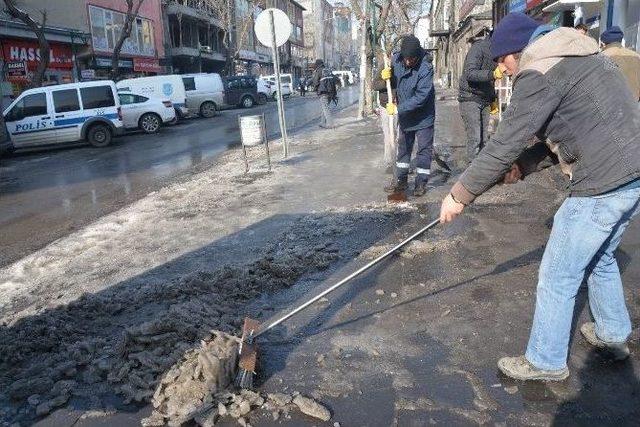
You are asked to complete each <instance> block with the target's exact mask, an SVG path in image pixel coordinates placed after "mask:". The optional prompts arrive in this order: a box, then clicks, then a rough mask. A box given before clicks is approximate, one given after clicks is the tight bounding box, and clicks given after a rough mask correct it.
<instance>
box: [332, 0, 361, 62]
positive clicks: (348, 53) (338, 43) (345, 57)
mask: <svg viewBox="0 0 640 427" xmlns="http://www.w3.org/2000/svg"><path fill="white" fill-rule="evenodd" d="M333 17H334V18H333V27H334V39H335V41H334V52H333V59H334V66H335V67H336V69H339V70H352V69H355V68H356V66H357V64H358V57H357V50H356V49H357V45H356V43H354V42H353V25H352V23H353V12H352V11H351V8H350V7H348V6H347V5H346V4H344V3H342V2H336V3H334V5H333Z"/></svg>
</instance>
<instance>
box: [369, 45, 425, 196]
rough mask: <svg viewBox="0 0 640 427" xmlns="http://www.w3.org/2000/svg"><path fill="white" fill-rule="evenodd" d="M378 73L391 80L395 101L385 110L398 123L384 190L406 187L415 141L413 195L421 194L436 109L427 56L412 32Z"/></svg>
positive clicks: (395, 190)
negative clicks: (388, 181) (388, 180)
mask: <svg viewBox="0 0 640 427" xmlns="http://www.w3.org/2000/svg"><path fill="white" fill-rule="evenodd" d="M380 75H381V76H382V78H383V79H384V80H388V79H392V80H393V81H394V82H395V87H396V101H397V105H396V104H394V103H389V104H387V112H388V113H389V114H390V115H393V114H396V113H397V114H398V122H399V127H400V134H399V137H398V154H397V157H396V168H395V175H394V182H393V184H392V185H391V186H389V187H386V188H385V190H387V191H388V192H403V191H405V190H406V189H407V186H408V177H409V165H410V161H411V153H412V151H413V146H414V144H415V143H417V144H418V150H417V154H416V182H415V188H414V195H415V196H422V195H423V194H424V193H425V192H426V186H427V182H428V181H429V175H430V174H431V158H432V155H433V126H434V122H435V110H436V108H435V89H434V87H433V66H432V65H431V57H430V56H429V54H428V53H427V52H426V51H425V50H424V49H423V48H422V46H420V41H419V40H418V39H417V38H416V37H415V36H407V37H405V38H403V39H402V42H401V45H400V53H399V54H396V55H394V57H393V59H392V62H391V68H385V69H383V70H382V72H381V73H380Z"/></svg>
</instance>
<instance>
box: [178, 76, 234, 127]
mask: <svg viewBox="0 0 640 427" xmlns="http://www.w3.org/2000/svg"><path fill="white" fill-rule="evenodd" d="M182 82H183V83H184V88H185V90H186V93H187V108H188V109H189V111H191V112H194V113H195V112H198V114H200V115H201V116H202V117H206V118H209V117H213V116H215V115H216V114H217V112H218V111H219V110H220V108H222V106H223V104H224V84H223V83H222V78H221V77H220V74H216V73H198V74H183V75H182Z"/></svg>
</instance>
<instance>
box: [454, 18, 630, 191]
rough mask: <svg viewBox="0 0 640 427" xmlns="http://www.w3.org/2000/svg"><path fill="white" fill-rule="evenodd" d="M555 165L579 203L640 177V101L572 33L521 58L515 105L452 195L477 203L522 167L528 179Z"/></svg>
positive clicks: (542, 41)
mask: <svg viewBox="0 0 640 427" xmlns="http://www.w3.org/2000/svg"><path fill="white" fill-rule="evenodd" d="M536 135H537V136H538V138H539V139H541V140H542V141H544V145H543V143H541V142H537V143H536V138H535V137H536ZM550 158H553V159H557V161H558V162H559V163H560V164H561V167H562V170H563V171H564V172H565V173H566V174H567V175H569V178H570V186H569V188H570V191H571V195H573V196H594V195H598V194H602V193H606V192H608V191H610V190H614V189H616V188H618V187H620V186H622V185H624V184H626V183H628V182H630V181H632V180H634V179H636V178H638V177H640V111H639V110H638V105H637V102H636V101H635V100H634V99H633V97H632V96H631V94H630V92H629V89H628V88H627V85H626V82H625V80H624V77H623V76H622V74H621V73H620V70H619V69H618V67H616V66H615V64H614V63H613V62H612V61H611V60H610V59H609V58H607V57H606V56H604V55H600V54H598V45H597V43H596V41H595V40H593V39H592V38H590V37H587V36H583V35H581V34H580V33H578V32H577V31H575V30H573V29H571V28H558V29H556V30H553V31H551V32H550V33H548V34H546V35H544V36H542V37H540V38H539V39H537V40H535V41H534V42H533V43H531V44H530V45H529V46H528V47H527V48H526V49H525V50H524V51H523V52H522V56H521V58H520V71H519V73H518V75H517V76H516V78H515V80H514V86H513V95H512V98H511V104H510V105H509V107H508V108H507V111H506V112H505V115H504V116H503V120H502V122H501V123H500V125H499V126H498V129H497V131H496V133H495V135H494V136H493V138H492V139H491V141H490V142H489V143H488V144H487V146H486V147H485V148H484V149H483V150H482V151H481V152H480V154H479V155H478V157H476V158H475V159H474V160H473V162H472V163H471V165H470V166H469V167H468V168H467V170H466V171H465V172H464V173H463V174H462V176H461V177H460V179H459V180H458V182H457V183H456V184H455V185H454V187H453V189H452V194H453V196H454V197H455V198H456V199H457V200H459V201H461V202H463V203H471V202H472V201H473V200H474V198H475V197H477V196H479V195H480V194H482V193H484V192H485V191H487V190H488V189H489V188H490V187H492V186H493V185H494V184H496V183H497V182H498V181H499V180H501V179H502V177H503V176H504V174H505V173H506V172H507V171H508V170H509V169H510V168H511V166H512V165H513V164H514V163H515V162H516V161H517V162H518V164H519V165H520V167H521V169H522V170H523V171H524V173H525V174H528V173H531V172H534V171H536V170H538V169H539V168H540V167H541V166H542V165H548V164H549V159H550Z"/></svg>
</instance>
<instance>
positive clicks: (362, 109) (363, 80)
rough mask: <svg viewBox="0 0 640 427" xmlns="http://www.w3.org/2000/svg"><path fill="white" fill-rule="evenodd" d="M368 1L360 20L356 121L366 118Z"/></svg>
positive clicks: (366, 0)
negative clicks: (358, 92)
mask: <svg viewBox="0 0 640 427" xmlns="http://www.w3.org/2000/svg"><path fill="white" fill-rule="evenodd" d="M368 5H369V1H368V0H365V2H364V10H363V12H362V17H361V18H360V37H361V40H360V98H359V99H358V119H360V120H362V119H364V118H365V117H366V116H367V113H366V111H367V105H366V93H367V76H368V75H369V70H368V67H367V65H368V63H367V24H368V12H369V7H368Z"/></svg>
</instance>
